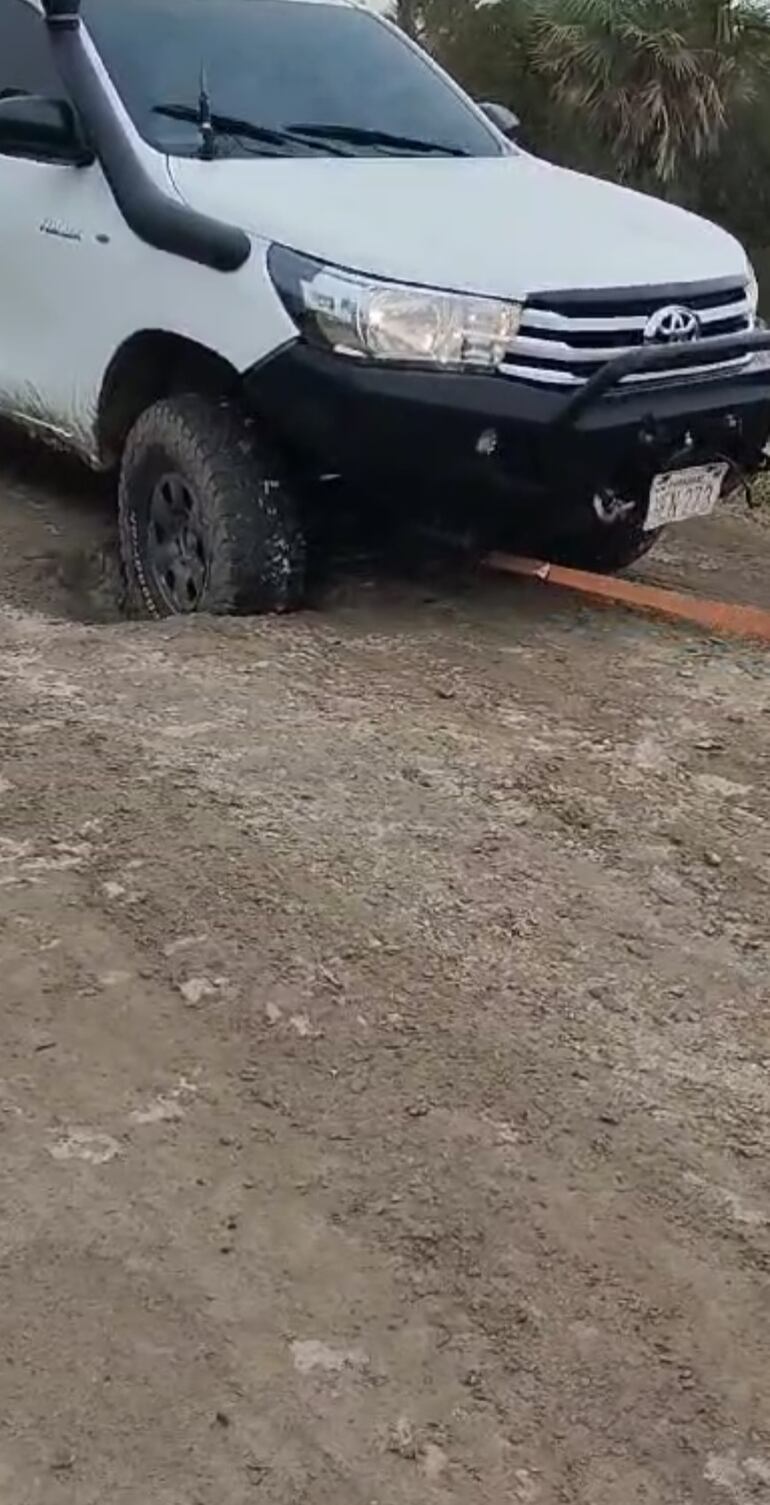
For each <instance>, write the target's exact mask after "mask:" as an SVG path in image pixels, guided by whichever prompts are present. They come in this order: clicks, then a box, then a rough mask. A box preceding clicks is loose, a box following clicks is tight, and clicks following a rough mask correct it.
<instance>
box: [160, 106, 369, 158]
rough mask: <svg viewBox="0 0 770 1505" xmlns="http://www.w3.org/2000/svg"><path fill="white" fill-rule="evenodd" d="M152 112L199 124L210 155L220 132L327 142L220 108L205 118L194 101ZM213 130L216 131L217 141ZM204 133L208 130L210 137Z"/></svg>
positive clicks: (275, 142) (273, 140)
mask: <svg viewBox="0 0 770 1505" xmlns="http://www.w3.org/2000/svg"><path fill="white" fill-rule="evenodd" d="M152 112H153V114H154V115H164V116H166V118H167V119H169V120H184V121H189V122H190V124H191V125H197V127H198V129H199V130H200V131H201V135H202V137H203V139H202V141H201V146H200V155H201V156H202V157H206V158H207V159H210V158H211V157H212V156H215V155H216V144H217V143H216V138H217V136H218V135H219V133H220V132H221V133H222V134H223V135H224V136H236V137H237V136H242V137H243V139H244V140H245V141H258V142H261V143H264V145H265V146H309V147H311V148H312V149H313V150H315V151H320V150H321V149H322V147H323V145H325V144H326V143H323V142H321V141H316V140H315V139H314V137H311V138H307V139H306V138H305V137H304V136H303V135H302V134H301V133H300V132H299V131H295V130H293V129H289V130H285V131H284V130H280V129H279V128H278V127H277V126H275V127H274V126H270V125H257V124H256V122H255V121H253V120H239V119H238V117H237V116H235V115H220V113H219V111H218V110H211V109H209V110H208V111H207V112H206V116H205V121H203V120H202V119H201V109H200V106H198V108H196V107H195V106H194V105H173V104H170V105H153V107H152ZM209 132H213V142H212V139H211V135H210V134H208V133H209ZM204 133H206V134H208V139H206V134H204ZM212 146H213V150H212ZM327 150H328V151H330V152H331V153H332V155H333V156H335V157H347V156H349V155H350V153H349V152H346V151H345V150H344V149H343V148H342V147H331V146H328V145H327Z"/></svg>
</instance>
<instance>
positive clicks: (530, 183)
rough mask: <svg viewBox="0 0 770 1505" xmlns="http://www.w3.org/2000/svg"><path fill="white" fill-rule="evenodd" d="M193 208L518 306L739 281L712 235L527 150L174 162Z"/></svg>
mask: <svg viewBox="0 0 770 1505" xmlns="http://www.w3.org/2000/svg"><path fill="white" fill-rule="evenodd" d="M169 172H170V174H171V178H172V182H173V184H174V185H175V187H176V190H177V192H178V193H179V195H180V196H181V198H182V199H183V200H185V202H186V203H188V204H189V205H190V206H191V207H193V208H195V209H200V210H202V211H203V212H204V213H205V214H209V215H213V216H214V217H215V218H216V219H220V220H225V221H227V222H229V223H231V224H235V225H240V226H241V227H242V228H243V229H245V230H248V231H250V232H251V234H253V235H255V236H257V237H259V238H260V239H262V240H264V241H277V242H279V243H280V244H281V245H285V246H288V247H289V248H291V249H292V250H295V251H301V252H304V253H305V254H306V255H308V256H314V257H318V258H319V259H321V260H325V261H329V262H332V263H335V264H336V265H338V266H345V267H348V268H350V269H353V270H357V271H363V272H369V273H372V274H373V275H376V276H380V277H385V278H388V277H390V278H394V279H396V280H398V281H404V282H415V283H422V284H425V285H427V286H432V287H444V288H450V289H454V290H457V291H463V292H477V293H486V294H489V295H491V296H498V297H506V298H523V297H525V296H526V295H527V294H533V293H536V292H548V291H549V290H557V289H558V290H564V289H568V288H581V287H585V288H602V287H624V286H625V287H635V286H646V287H649V286H653V285H664V284H672V283H687V282H701V281H707V280H709V279H710V278H718V277H733V276H734V277H740V276H741V275H742V274H743V273H744V272H745V268H746V258H745V255H744V253H743V251H742V250H741V247H740V246H739V245H738V243H737V241H735V240H733V238H732V237H731V236H730V235H728V234H727V233H726V232H725V231H723V230H719V229H718V228H717V227H716V226H715V225H711V224H709V223H707V222H706V221H705V220H701V219H698V218H696V216H694V215H691V214H688V213H686V212H685V211H684V210H682V209H677V208H674V207H673V206H672V205H670V204H665V203H661V202H660V201H659V200H658V199H653V198H648V197H647V196H645V195H643V194H638V193H633V192H631V191H630V190H629V189H625V188H619V187H617V186H616V185H615V184H612V183H606V182H603V181H601V180H599V179H597V178H588V177H584V176H582V175H581V174H579V173H574V172H569V171H567V170H566V169H565V168H560V167H555V166H553V165H552V164H551V163H548V162H543V161H541V160H539V159H538V158H536V157H532V156H530V155H528V154H527V153H525V152H516V153H515V154H511V155H510V156H505V157H484V158H468V159H464V158H463V159H456V158H452V159H451V160H448V159H444V158H440V159H433V158H427V159H426V158H424V157H422V158H414V157H410V158H403V157H401V158H395V157H366V158H361V157H350V158H348V157H345V158H339V157H332V158H329V157H292V158H284V157H282V158H253V157H252V158H250V159H248V160H244V159H242V158H238V159H230V160H224V161H215V162H204V161H200V160H198V159H197V158H192V159H191V158H179V157H177V158H173V159H170V160H169Z"/></svg>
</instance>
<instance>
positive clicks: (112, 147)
mask: <svg viewBox="0 0 770 1505" xmlns="http://www.w3.org/2000/svg"><path fill="white" fill-rule="evenodd" d="M45 12H46V13H45V24H46V25H47V27H48V34H49V38H50V42H51V47H52V50H53V55H54V59H55V62H56V65H57V67H58V70H59V73H60V75H61V78H62V81H63V82H64V84H65V86H66V88H67V90H68V92H69V95H70V98H71V100H72V102H73V104H74V105H75V107H76V109H77V111H78V113H79V115H80V118H81V120H82V122H83V124H84V126H85V128H86V131H87V133H88V135H89V138H90V140H91V141H92V143H93V146H94V148H95V151H96V154H97V156H98V158H99V161H100V163H101V166H102V168H103V171H104V175H105V177H106V179H107V181H108V183H109V185H110V188H111V190H112V193H113V196H114V198H115V202H116V204H117V206H118V208H119V209H120V212H121V214H122V215H123V218H124V219H125V221H126V224H127V225H128V226H129V228H130V229H131V230H133V232H134V234H135V235H138V236H139V239H140V240H143V241H144V242H145V243H146V244H147V245H149V246H154V247H155V249H156V250H158V251H167V252H168V253H169V255H171V256H181V257H183V258H184V259H185V260H186V261H195V262H198V263H199V264H200V265H201V266H207V267H211V268H212V269H213V270H214V271H217V272H237V271H238V269H239V267H242V266H243V265H244V263H245V262H246V261H247V260H248V257H249V254H250V251H251V242H250V240H249V237H248V235H246V233H245V231H243V230H241V229H238V228H237V227H236V226H235V225H226V224H223V223H222V222H221V221H219V220H215V219H211V218H210V217H209V216H208V215H205V214H199V213H198V211H197V210H195V209H189V208H187V206H186V205H185V204H183V203H181V201H179V200H176V199H172V198H171V197H170V196H169V195H168V194H165V193H164V192H163V190H162V189H161V188H159V187H158V185H157V184H156V183H155V182H153V180H152V178H151V177H150V176H149V174H148V173H147V172H145V170H144V168H143V167H142V164H141V162H140V161H139V159H138V158H137V156H136V154H135V152H134V151H133V149H132V146H131V143H130V141H129V139H128V137H127V136H126V134H125V133H124V131H123V129H122V127H121V124H120V120H119V119H118V117H117V115H116V113H115V110H114V109H113V106H112V102H111V100H110V98H109V94H108V93H107V91H106V89H105V88H104V85H103V83H102V81H101V79H100V78H99V75H98V73H97V71H96V69H95V68H94V66H93V63H92V62H91V59H90V58H89V56H88V53H87V51H86V49H85V47H84V46H83V39H82V36H81V34H80V24H81V23H80V19H79V17H78V14H77V0H45Z"/></svg>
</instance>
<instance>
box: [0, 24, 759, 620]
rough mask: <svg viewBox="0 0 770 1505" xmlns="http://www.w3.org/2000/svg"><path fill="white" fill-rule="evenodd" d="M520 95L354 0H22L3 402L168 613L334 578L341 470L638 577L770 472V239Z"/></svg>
mask: <svg viewBox="0 0 770 1505" xmlns="http://www.w3.org/2000/svg"><path fill="white" fill-rule="evenodd" d="M503 119H504V117H503V116H502V115H501V114H500V112H499V110H496V109H495V108H494V107H492V106H486V107H485V106H479V105H477V104H475V103H474V102H472V101H471V100H470V99H469V98H468V97H467V95H466V94H465V93H464V92H463V91H462V90H461V89H460V88H459V87H458V85H457V84H456V83H454V82H453V80H452V79H450V78H448V77H447V76H446V74H445V73H443V72H442V71H441V70H440V69H439V68H438V67H437V66H436V64H435V63H434V62H433V61H431V59H429V58H428V57H427V56H426V55H425V54H424V53H423V52H422V51H421V50H420V49H419V48H418V47H416V46H415V45H414V44H413V43H412V42H410V41H409V40H408V39H407V38H406V37H404V36H403V35H402V34H401V33H400V32H399V31H397V30H396V28H395V27H393V26H392V25H391V24H390V23H389V22H388V21H386V20H384V19H382V18H381V17H379V16H376V15H375V14H374V13H373V12H372V11H370V10H367V9H366V8H365V7H363V6H360V5H356V4H349V3H346V0H342V3H339V0H82V3H81V0H43V3H42V4H40V5H38V4H37V3H36V0H0V416H4V417H5V418H10V419H11V420H13V421H15V422H17V423H20V424H22V425H24V426H25V427H26V428H28V429H31V430H34V431H35V432H36V433H37V434H39V435H40V436H41V437H42V438H44V439H45V438H47V439H48V440H51V441H53V442H55V443H58V444H64V445H67V446H70V447H71V448H73V449H75V450H77V451H79V452H80V453H81V454H82V455H83V456H84V457H85V458H86V459H87V460H88V461H89V462H90V463H91V464H93V465H95V466H98V467H103V468H109V467H114V468H116V469H117V470H118V471H119V488H118V497H119V502H118V505H119V521H120V536H121V546H122V553H123V560H124V565H125V571H126V576H127V582H128V589H129V597H130V600H131V602H132V604H133V606H134V608H135V609H139V610H141V611H144V612H146V613H149V614H153V615H166V614H171V613H176V612H190V611H203V610H207V611H216V612H229V611H255V610H285V609H287V608H289V607H291V606H292V605H294V604H296V603H297V602H299V601H300V600H301V598H302V591H303V580H304V571H305V555H306V548H305V515H306V514H305V506H306V501H305V499H306V496H307V495H309V493H310V490H311V489H313V487H314V484H315V482H316V481H317V479H318V478H319V477H323V476H330V475H332V476H340V477H342V478H343V479H344V481H345V483H346V485H347V487H348V489H349V492H350V493H351V494H353V495H355V496H356V497H357V498H358V505H360V507H361V508H362V509H367V508H372V509H374V508H378V507H383V506H384V507H385V508H393V509H401V510H403V511H405V512H408V513H409V514H411V515H413V516H415V517H419V516H421V515H424V516H425V517H430V518H434V519H435V518H436V517H440V518H441V519H442V520H444V521H446V522H447V523H450V524H456V522H457V520H458V518H460V519H462V521H463V523H464V525H465V526H466V527H470V528H472V529H473V530H474V531H475V532H476V533H477V535H478V536H479V538H480V539H482V538H483V539H484V540H485V541H486V542H488V543H490V544H492V543H501V542H503V541H504V542H507V543H510V542H512V541H513V540H515V541H516V543H517V544H518V546H519V547H520V548H521V547H526V548H528V549H532V550H536V551H538V552H543V551H545V552H547V553H548V554H549V556H550V557H551V558H556V559H561V560H562V561H566V562H572V563H576V564H582V565H593V566H594V567H596V568H601V569H608V570H610V569H617V568H621V567H623V566H624V565H626V564H629V563H631V562H632V561H633V560H634V559H635V558H637V557H638V556H639V555H640V554H641V553H643V552H644V550H645V549H646V548H647V547H649V545H650V543H651V542H652V541H653V540H654V539H655V537H656V536H657V535H658V532H659V530H660V528H661V527H663V526H664V525H665V524H667V523H671V522H676V521H678V520H680V519H682V518H686V517H688V516H691V515H693V514H696V513H701V512H706V511H708V510H710V509H711V508H712V507H714V506H715V505H717V504H718V501H719V498H720V496H722V495H723V494H724V493H725V492H726V490H728V489H729V487H730V486H731V485H733V484H734V483H735V480H736V478H738V477H740V476H741V475H743V474H746V473H750V472H751V471H752V470H753V469H755V468H756V467H758V466H759V464H760V463H761V461H762V453H763V448H764V445H765V443H766V441H767V437H768V432H769V431H770V368H769V367H768V364H767V359H766V355H765V352H766V351H767V350H768V348H769V347H770V335H768V334H767V333H766V332H765V331H763V330H761V329H759V328H758V327H757V321H756V310H757V286H756V281H755V278H754V275H753V273H752V269H751V267H750V265H749V263H748V261H747V259H746V256H745V253H744V252H743V250H742V249H741V247H740V246H739V245H738V244H737V243H736V241H735V240H734V239H733V238H732V237H731V236H730V235H728V234H726V233H725V232H724V231H722V230H720V229H718V228H716V227H715V226H713V225H711V224H707V223H705V222H704V221H702V220H699V219H697V218H695V217H693V216H692V215H689V214H686V213H684V212H683V211H682V210H680V209H677V208H674V207H672V206H671V205H670V204H664V203H659V202H657V201H656V200H654V199H652V198H647V197H644V196H641V195H638V194H634V193H631V192H629V191H627V190H625V189H622V188H619V187H616V186H614V185H611V184H609V183H605V182H598V181H595V180H593V179H591V178H587V177H583V176H580V175H578V174H575V173H571V172H568V171H565V170H564V169H562V168H559V167H555V166H553V165H551V164H549V163H547V162H544V161H540V160H538V159H537V158H535V157H533V156H532V155H530V154H529V153H527V152H526V151H524V150H522V149H521V147H520V146H519V145H517V143H516V141H515V140H511V139H509V137H508V135H506V133H505V131H504V130H502V129H501V128H500V122H501V120H503ZM316 491H317V488H316ZM321 494H322V495H328V497H329V502H328V505H329V506H332V505H333V501H332V497H333V494H334V490H333V488H328V489H324V488H322V489H321Z"/></svg>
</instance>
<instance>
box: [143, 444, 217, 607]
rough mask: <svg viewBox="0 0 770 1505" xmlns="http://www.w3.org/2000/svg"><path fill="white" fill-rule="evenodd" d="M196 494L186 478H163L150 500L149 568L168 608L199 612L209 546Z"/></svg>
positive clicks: (204, 586) (205, 579) (170, 476)
mask: <svg viewBox="0 0 770 1505" xmlns="http://www.w3.org/2000/svg"><path fill="white" fill-rule="evenodd" d="M199 519H200V508H199V506H198V502H197V498H196V496H195V492H194V491H193V489H192V487H191V486H190V485H189V483H188V482H187V481H186V480H185V479H184V477H183V476H180V475H177V474H175V473H174V472H171V473H170V474H168V475H164V476H161V478H160V480H159V481H157V482H156V484H155V486H154V487H153V490H152V494H151V496H150V509H149V517H148V527H147V554H148V564H149V567H150V571H151V573H152V577H153V581H154V584H155V585H156V587H157V589H158V591H159V593H160V595H161V597H162V598H163V601H164V602H165V604H166V606H168V607H169V609H170V610H171V611H172V612H174V613H181V612H190V611H200V609H201V602H202V599H203V593H204V591H205V588H206V584H207V581H208V573H209V569H208V564H209V562H208V557H207V553H206V543H205V539H204V536H203V533H202V530H201V526H200V521H199Z"/></svg>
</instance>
